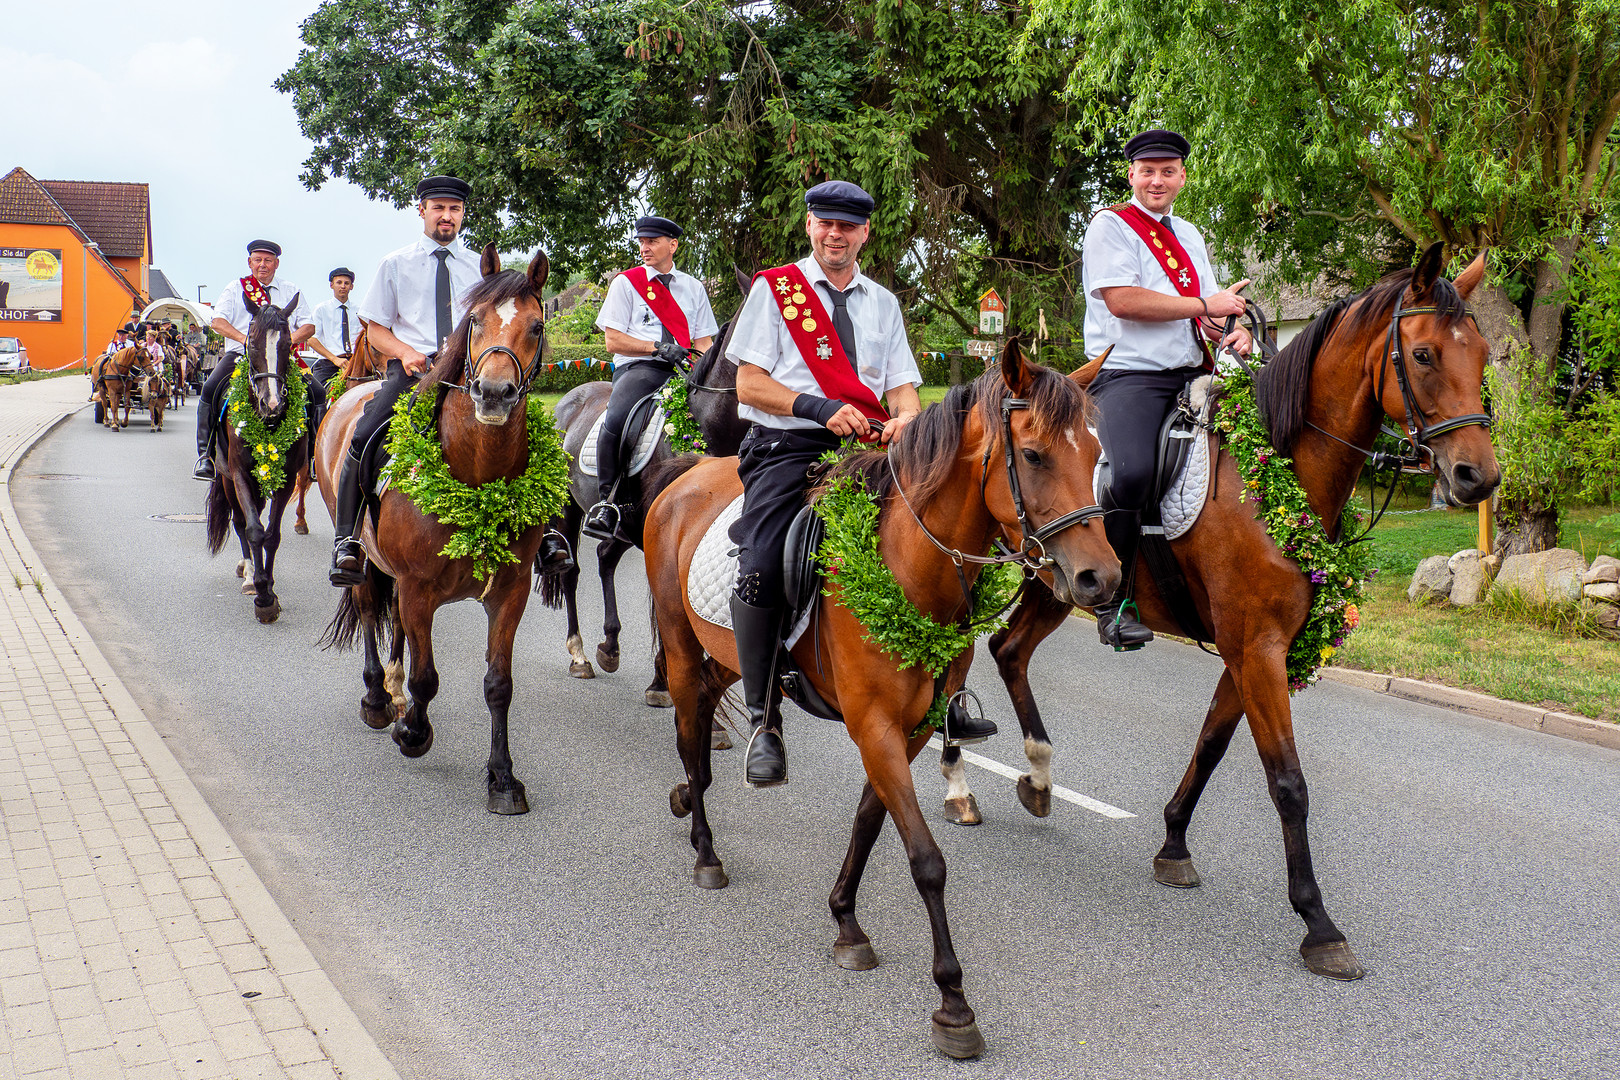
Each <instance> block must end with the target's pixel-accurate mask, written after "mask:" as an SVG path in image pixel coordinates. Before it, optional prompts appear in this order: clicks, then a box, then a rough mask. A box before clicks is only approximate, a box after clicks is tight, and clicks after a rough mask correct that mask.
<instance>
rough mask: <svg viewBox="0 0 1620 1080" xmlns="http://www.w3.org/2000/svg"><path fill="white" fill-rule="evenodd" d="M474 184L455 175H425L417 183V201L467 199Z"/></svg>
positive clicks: (462, 200) (463, 200)
mask: <svg viewBox="0 0 1620 1080" xmlns="http://www.w3.org/2000/svg"><path fill="white" fill-rule="evenodd" d="M471 192H472V186H471V185H470V184H468V183H467V181H465V180H462V179H460V178H459V177H455V176H424V177H422V179H421V181H420V182H419V183H418V184H417V185H416V201H417V202H421V201H422V200H423V199H459V200H460V201H461V202H466V201H467V196H468V194H470V193H471Z"/></svg>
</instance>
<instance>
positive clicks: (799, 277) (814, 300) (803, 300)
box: [760, 263, 889, 424]
mask: <svg viewBox="0 0 1620 1080" xmlns="http://www.w3.org/2000/svg"><path fill="white" fill-rule="evenodd" d="M760 276H762V277H764V278H765V280H766V281H767V282H769V283H770V286H771V296H772V298H773V299H775V300H776V306H777V310H779V311H780V312H781V313H782V321H783V322H784V323H786V324H787V328H788V333H789V334H791V335H792V336H793V344H794V345H796V346H798V349H799V355H800V356H801V357H803V358H804V364H805V366H806V367H808V368H809V369H810V374H811V375H814V376H815V379H816V385H818V386H820V387H821V392H822V393H823V394H824V395H826V396H827V397H829V398H832V399H833V400H834V401H842V402H844V403H845V404H846V405H853V406H855V407H856V408H857V409H859V410H861V412H863V413H865V414H866V415H867V416H868V417H870V418H871V419H873V420H876V421H877V422H878V423H880V424H881V423H887V422H888V420H889V414H888V413H887V412H885V411H884V408H883V406H882V405H881V404H880V403H879V402H878V399H877V395H876V394H874V393H872V391H871V388H869V387H868V386H867V385H866V384H865V383H863V382H861V380H860V378H859V377H858V376H856V374H855V368H854V366H853V365H851V364H850V362H849V356H848V354H846V353H845V352H844V343H843V342H841V341H839V340H838V334H837V332H835V331H834V330H833V321H832V316H830V315H828V314H827V309H826V308H825V307H824V306H822V303H821V297H820V296H818V295H817V294H816V290H814V289H812V288H811V287H810V282H809V281H808V280H806V278H805V276H804V271H803V270H801V269H799V265H798V264H797V263H789V264H788V265H786V266H778V267H776V268H775V269H774V270H763V271H761V272H760Z"/></svg>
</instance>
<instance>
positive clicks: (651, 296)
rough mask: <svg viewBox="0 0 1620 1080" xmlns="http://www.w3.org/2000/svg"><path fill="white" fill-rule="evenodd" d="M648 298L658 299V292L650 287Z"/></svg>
mask: <svg viewBox="0 0 1620 1080" xmlns="http://www.w3.org/2000/svg"><path fill="white" fill-rule="evenodd" d="M647 299H649V300H656V299H658V294H657V293H655V292H653V291H652V290H651V289H648V290H647Z"/></svg>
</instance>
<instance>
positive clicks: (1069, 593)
mask: <svg viewBox="0 0 1620 1080" xmlns="http://www.w3.org/2000/svg"><path fill="white" fill-rule="evenodd" d="M1119 580H1120V567H1119V560H1117V559H1115V560H1113V565H1112V566H1105V565H1094V564H1092V565H1085V566H1080V567H1076V566H1075V565H1073V563H1072V560H1070V559H1068V558H1066V557H1064V556H1063V555H1062V554H1054V559H1053V565H1052V595H1053V596H1055V597H1057V599H1058V601H1059V602H1060V603H1064V604H1068V605H1070V606H1071V607H1095V606H1096V605H1098V604H1101V603H1102V602H1103V601H1105V600H1107V599H1108V598H1109V597H1111V596H1113V595H1114V592H1115V590H1117V589H1118V588H1119Z"/></svg>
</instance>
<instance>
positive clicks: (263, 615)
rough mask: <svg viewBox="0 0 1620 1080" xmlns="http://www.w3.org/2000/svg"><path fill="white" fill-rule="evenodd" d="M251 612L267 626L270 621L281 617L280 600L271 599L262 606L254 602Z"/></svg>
mask: <svg viewBox="0 0 1620 1080" xmlns="http://www.w3.org/2000/svg"><path fill="white" fill-rule="evenodd" d="M253 614H254V617H255V618H257V619H258V620H259V621H260V622H261V623H263V624H264V625H266V626H269V625H270V624H271V623H273V622H275V621H276V620H277V619H279V618H281V601H280V600H272V601H270V603H268V604H266V605H265V606H264V607H259V606H258V605H257V604H255V605H254V606H253Z"/></svg>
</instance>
